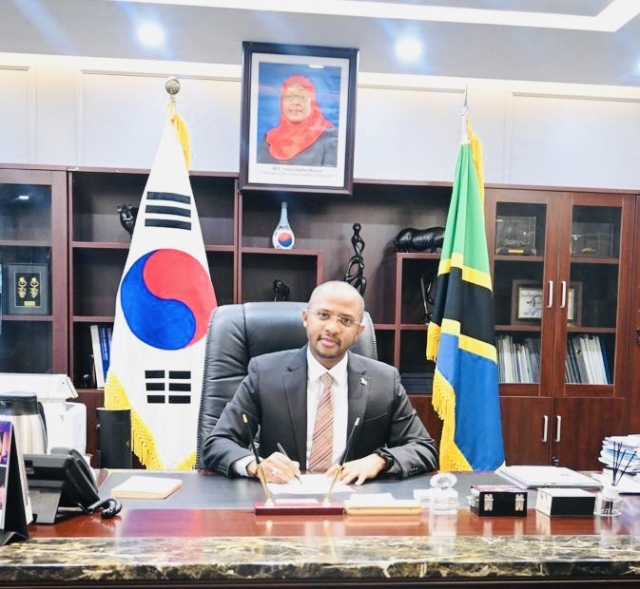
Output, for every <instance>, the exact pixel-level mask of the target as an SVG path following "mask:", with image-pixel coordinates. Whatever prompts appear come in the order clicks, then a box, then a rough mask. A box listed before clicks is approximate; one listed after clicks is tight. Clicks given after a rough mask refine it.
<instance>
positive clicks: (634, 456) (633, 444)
mask: <svg viewBox="0 0 640 589" xmlns="http://www.w3.org/2000/svg"><path fill="white" fill-rule="evenodd" d="M598 460H599V461H600V462H602V464H604V465H605V467H606V468H610V469H612V470H615V471H618V472H619V473H620V475H622V474H624V473H628V474H637V473H640V434H635V435H629V436H607V437H606V438H604V440H603V441H602V450H601V451H600V456H599V457H598Z"/></svg>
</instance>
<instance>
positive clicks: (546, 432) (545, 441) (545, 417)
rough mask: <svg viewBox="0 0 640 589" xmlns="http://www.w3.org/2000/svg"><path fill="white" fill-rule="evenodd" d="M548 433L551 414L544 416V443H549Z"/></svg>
mask: <svg viewBox="0 0 640 589" xmlns="http://www.w3.org/2000/svg"><path fill="white" fill-rule="evenodd" d="M548 433H549V416H548V415H543V416H542V443H543V444H546V443H547V439H548V436H547V434H548Z"/></svg>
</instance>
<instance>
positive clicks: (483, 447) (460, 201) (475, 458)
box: [427, 106, 504, 471]
mask: <svg viewBox="0 0 640 589" xmlns="http://www.w3.org/2000/svg"><path fill="white" fill-rule="evenodd" d="M472 146H473V147H472ZM474 148H475V149H474ZM474 151H476V153H477V154H478V157H477V158H476V161H477V162H478V166H477V167H476V163H475V162H474ZM480 169H481V159H480V143H479V141H478V140H477V138H476V137H475V135H473V132H472V130H471V124H470V121H469V119H468V115H467V112H466V106H465V112H464V119H463V139H462V144H461V146H460V151H459V153H458V161H457V164H456V175H455V179H454V184H453V194H452V196H451V206H450V208H449V215H448V217H447V225H446V229H445V234H444V243H443V246H442V255H441V257H440V264H439V266H438V277H437V279H436V284H435V286H436V291H435V292H436V295H435V302H434V306H433V316H432V319H431V322H430V323H429V330H428V333H427V359H428V360H435V361H436V367H435V374H434V379H433V407H434V409H435V410H436V412H437V413H438V415H439V416H440V418H441V419H442V421H443V424H442V437H441V440H440V470H443V471H465V470H494V469H496V468H498V467H499V466H500V465H501V464H502V463H503V462H504V447H503V442H502V425H501V422H500V395H499V390H498V365H497V354H496V345H495V332H494V311H493V296H492V285H491V275H490V272H489V253H488V249H487V236H486V232H485V227H484V210H483V207H484V202H483V201H484V186H483V183H482V174H481V172H480Z"/></svg>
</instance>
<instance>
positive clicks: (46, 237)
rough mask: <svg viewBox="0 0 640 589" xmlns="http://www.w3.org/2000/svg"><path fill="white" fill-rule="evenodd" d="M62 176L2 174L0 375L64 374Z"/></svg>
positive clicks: (28, 172) (5, 171)
mask: <svg viewBox="0 0 640 589" xmlns="http://www.w3.org/2000/svg"><path fill="white" fill-rule="evenodd" d="M65 200H66V199H65V181H64V172H53V171H43V170H15V169H0V265H1V267H2V274H1V277H2V288H1V289H0V291H1V298H2V305H1V313H2V314H1V316H0V371H1V372H38V373H42V372H53V371H60V372H66V365H67V361H66V360H67V352H66V341H67V338H66V330H67V327H66V317H67V315H66V307H67V294H66V286H64V284H65V279H64V277H65V275H66V271H65V270H66V269H65V265H66V264H65V260H66V256H65V252H66V249H65V243H66V237H67V233H66V206H65Z"/></svg>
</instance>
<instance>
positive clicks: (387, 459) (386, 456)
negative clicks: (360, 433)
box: [373, 448, 393, 472]
mask: <svg viewBox="0 0 640 589" xmlns="http://www.w3.org/2000/svg"><path fill="white" fill-rule="evenodd" d="M373 453H374V454H376V455H377V456H380V458H382V460H384V468H383V469H382V472H384V471H385V470H389V469H390V468H391V465H392V464H393V454H391V452H389V450H386V449H385V448H378V449H376V450H374V451H373Z"/></svg>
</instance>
